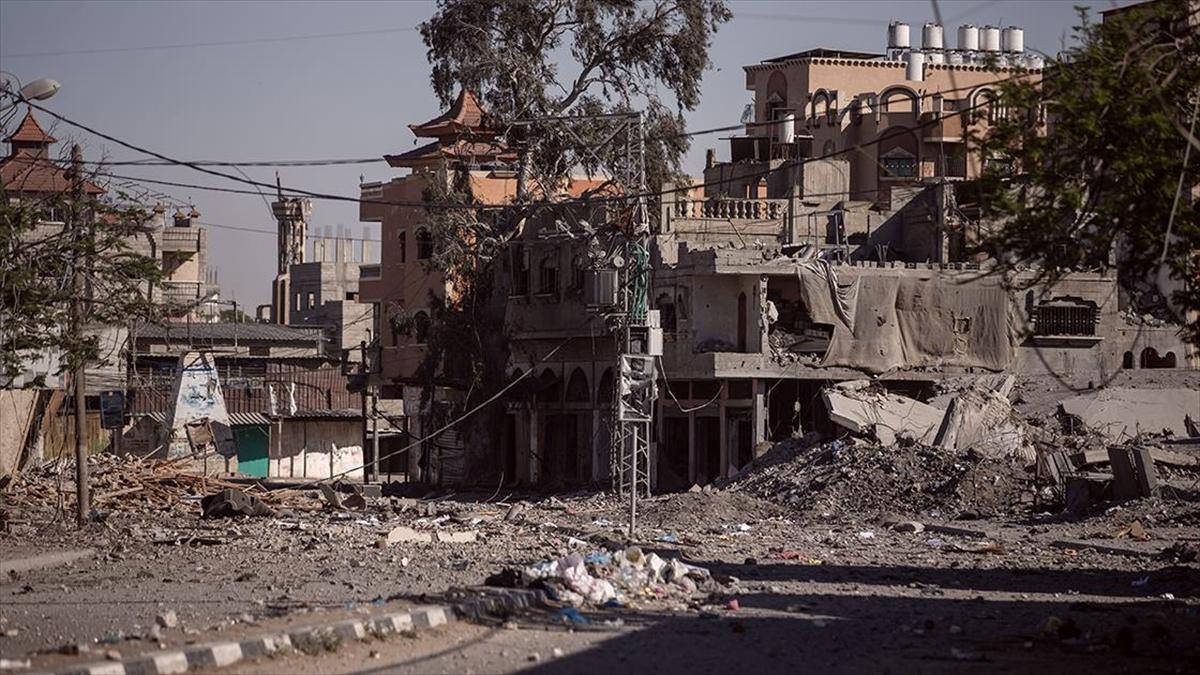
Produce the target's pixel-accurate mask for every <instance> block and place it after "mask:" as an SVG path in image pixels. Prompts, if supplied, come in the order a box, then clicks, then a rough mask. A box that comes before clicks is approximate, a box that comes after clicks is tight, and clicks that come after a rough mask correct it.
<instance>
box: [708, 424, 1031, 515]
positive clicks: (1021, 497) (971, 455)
mask: <svg viewBox="0 0 1200 675" xmlns="http://www.w3.org/2000/svg"><path fill="white" fill-rule="evenodd" d="M730 489H731V490H738V491H744V492H747V493H749V494H751V495H754V496H757V497H760V498H762V499H766V500H770V501H774V502H776V503H781V504H785V505H787V506H791V507H795V508H797V509H810V510H817V511H821V512H825V513H834V514H841V513H846V512H851V511H855V512H863V511H880V512H882V511H893V512H898V513H909V514H917V513H932V512H940V513H941V514H942V515H943V516H945V517H947V518H950V517H969V516H971V515H972V514H974V515H976V516H987V515H999V514H1006V513H1011V512H1013V511H1014V510H1015V509H1016V507H1017V506H1019V505H1020V504H1022V503H1025V502H1028V501H1030V500H1031V499H1032V488H1031V485H1030V480H1029V475H1028V474H1027V473H1026V472H1025V471H1024V469H1023V468H1022V467H1021V466H1020V465H1019V463H1014V462H1012V461H1008V460H1001V459H992V458H988V457H985V456H983V455H981V454H978V453H975V452H965V453H959V452H957V451H954V450H946V449H941V448H936V447H932V446H929V445H923V444H920V443H914V444H911V445H908V446H905V447H901V446H898V445H893V446H884V445H881V444H879V443H877V442H871V441H868V440H864V439H860V438H854V437H846V438H842V439H837V440H833V441H827V442H823V443H815V444H813V443H812V438H811V437H809V438H807V439H798V440H789V441H784V442H782V443H777V444H776V445H775V446H774V447H773V448H771V450H769V451H768V452H767V453H766V454H764V455H763V456H762V457H759V458H758V459H757V460H755V462H754V463H753V464H751V465H750V466H749V467H747V469H746V470H744V471H743V472H742V474H740V475H739V476H738V477H736V478H735V479H734V482H733V483H732V484H731V485H730Z"/></svg>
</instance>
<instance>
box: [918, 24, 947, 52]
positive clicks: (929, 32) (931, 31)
mask: <svg viewBox="0 0 1200 675" xmlns="http://www.w3.org/2000/svg"><path fill="white" fill-rule="evenodd" d="M921 46H922V47H924V48H925V49H941V48H942V47H943V46H944V45H943V44H942V24H940V23H933V22H932V21H930V22H928V23H926V24H925V25H924V26H922V27H921Z"/></svg>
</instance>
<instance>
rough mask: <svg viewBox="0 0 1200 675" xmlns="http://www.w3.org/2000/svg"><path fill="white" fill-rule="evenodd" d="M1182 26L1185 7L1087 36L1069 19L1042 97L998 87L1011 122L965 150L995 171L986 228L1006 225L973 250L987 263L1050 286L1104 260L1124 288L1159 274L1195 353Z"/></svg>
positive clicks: (1141, 13) (1189, 112)
mask: <svg viewBox="0 0 1200 675" xmlns="http://www.w3.org/2000/svg"><path fill="white" fill-rule="evenodd" d="M1189 12H1194V10H1190V9H1189V1H1188V0H1159V1H1158V2H1155V3H1151V4H1148V5H1142V6H1139V7H1136V8H1134V9H1132V10H1130V11H1126V12H1122V13H1119V14H1116V15H1110V16H1109V17H1106V20H1105V21H1103V22H1101V23H1095V22H1091V21H1089V17H1088V14H1087V12H1086V10H1080V20H1081V25H1080V26H1078V27H1077V28H1076V38H1077V40H1078V42H1077V44H1076V45H1075V46H1072V47H1070V48H1068V49H1066V50H1065V51H1063V52H1062V54H1060V56H1059V57H1058V58H1057V59H1056V60H1055V61H1053V62H1052V63H1051V64H1050V65H1049V66H1048V67H1047V69H1046V71H1045V79H1044V80H1043V81H1042V82H1041V83H1036V84H1032V83H1029V82H1027V81H1021V80H1017V81H1010V82H1007V83H1005V84H1004V85H1003V87H1002V88H1001V91H1000V92H999V98H998V102H999V104H1000V105H1002V106H1003V108H1002V109H1003V110H1005V111H1010V112H1009V113H1008V114H1006V115H1002V116H1000V118H999V119H996V120H995V121H994V123H993V124H992V125H990V128H989V129H987V130H986V131H985V132H984V133H983V134H982V135H980V136H979V137H977V138H976V139H975V141H976V142H977V143H979V145H980V149H981V151H982V152H983V155H984V157H986V158H989V159H991V160H1003V161H993V162H992V163H991V164H990V166H989V168H988V169H987V170H985V172H984V174H983V178H982V180H981V182H980V190H981V205H982V206H983V208H984V213H985V215H989V216H993V217H996V218H997V221H998V222H1001V223H1003V225H1002V226H1000V227H999V228H997V229H996V230H995V231H994V232H993V233H991V236H990V237H988V238H987V239H986V241H985V242H984V246H985V248H986V249H988V250H989V251H990V252H991V253H992V254H993V256H994V257H996V258H997V259H999V260H1001V261H1003V262H1004V263H1006V265H1007V266H1008V267H1010V268H1011V267H1013V266H1016V265H1025V264H1031V263H1032V264H1036V265H1040V266H1041V274H1040V277H1039V279H1038V280H1037V281H1038V282H1048V283H1052V282H1054V281H1056V280H1057V279H1059V278H1061V276H1062V275H1063V274H1064V273H1066V272H1068V271H1070V270H1086V269H1104V268H1108V267H1109V266H1110V264H1111V263H1110V261H1111V260H1113V259H1114V254H1115V260H1116V262H1117V265H1118V270H1119V274H1120V278H1121V279H1122V280H1123V282H1126V283H1127V284H1128V283H1129V282H1136V281H1143V280H1147V279H1153V277H1154V276H1156V275H1157V274H1158V272H1159V269H1160V266H1161V265H1162V264H1165V265H1166V266H1168V267H1169V270H1170V275H1171V277H1172V278H1173V279H1174V280H1175V282H1176V284H1177V285H1178V286H1179V288H1178V290H1176V291H1175V292H1174V294H1173V300H1174V302H1175V304H1176V306H1177V307H1179V308H1182V309H1183V310H1184V311H1185V312H1188V311H1190V312H1193V313H1192V314H1191V315H1190V317H1189V318H1188V319H1187V323H1188V331H1189V337H1190V339H1191V340H1193V341H1196V342H1197V344H1200V324H1198V323H1197V319H1196V315H1195V314H1194V312H1195V311H1197V310H1200V282H1198V279H1200V276H1198V274H1200V265H1198V263H1200V259H1198V257H1197V254H1198V252H1200V219H1198V215H1200V212H1198V211H1197V206H1198V205H1197V201H1196V199H1195V198H1194V196H1192V197H1189V193H1192V192H1193V190H1194V189H1195V187H1196V186H1197V184H1198V183H1200V161H1197V160H1200V157H1198V156H1197V154H1198V153H1200V142H1198V141H1197V139H1196V136H1195V133H1196V131H1195V129H1196V128H1195V126H1194V119H1195V116H1196V109H1197V103H1198V97H1200V93H1198V92H1200V37H1198V34H1197V27H1196V25H1195V24H1196V19H1197V16H1196V15H1195V14H1194V13H1192V14H1190V15H1189ZM1017 111H1019V112H1017ZM1189 125H1193V126H1191V128H1190V129H1189ZM1189 145H1191V151H1190V152H1191V155H1192V156H1191V157H1190V162H1189V163H1186V164H1185V161H1186V160H1185V151H1186V150H1187V148H1188V146H1189ZM1193 194H1194V193H1193ZM1168 228H1169V229H1170V234H1168Z"/></svg>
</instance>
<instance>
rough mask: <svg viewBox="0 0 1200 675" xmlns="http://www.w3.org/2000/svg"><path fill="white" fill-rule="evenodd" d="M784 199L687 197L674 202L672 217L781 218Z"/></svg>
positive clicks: (703, 218)
mask: <svg viewBox="0 0 1200 675" xmlns="http://www.w3.org/2000/svg"><path fill="white" fill-rule="evenodd" d="M787 213H788V200H786V199H688V200H682V201H677V202H675V203H674V204H673V205H672V207H671V217H672V218H686V219H692V220H705V219H709V220H782V219H783V218H785V217H787Z"/></svg>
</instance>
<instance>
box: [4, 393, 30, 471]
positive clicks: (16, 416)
mask: <svg viewBox="0 0 1200 675" xmlns="http://www.w3.org/2000/svg"><path fill="white" fill-rule="evenodd" d="M38 393H39V392H38V390H36V389H0V476H8V475H10V474H12V473H15V472H16V471H17V470H18V469H20V468H21V467H20V466H19V465H20V461H21V454H22V452H23V450H24V447H25V439H26V435H27V434H28V433H29V427H30V424H31V423H32V420H33V414H34V408H35V406H36V404H37V398H38Z"/></svg>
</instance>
